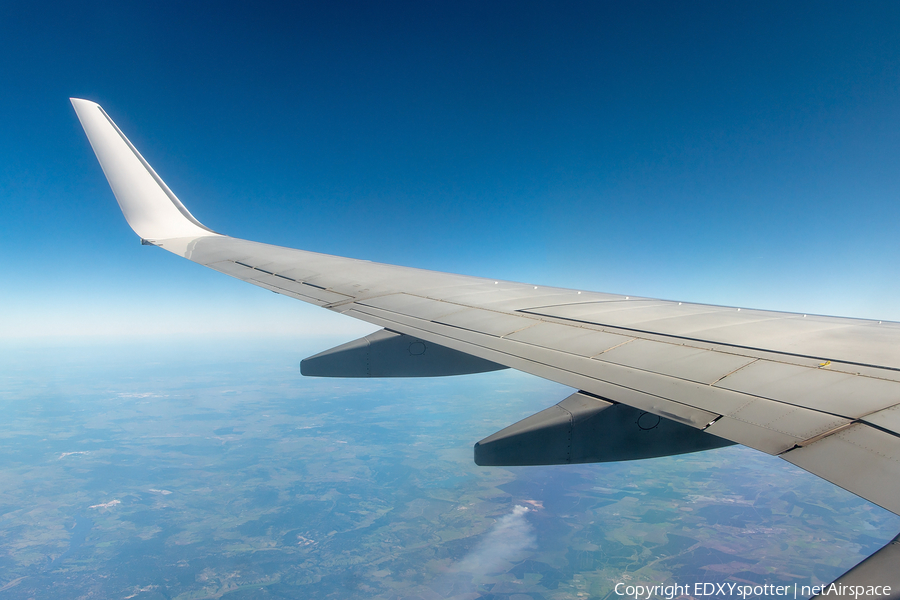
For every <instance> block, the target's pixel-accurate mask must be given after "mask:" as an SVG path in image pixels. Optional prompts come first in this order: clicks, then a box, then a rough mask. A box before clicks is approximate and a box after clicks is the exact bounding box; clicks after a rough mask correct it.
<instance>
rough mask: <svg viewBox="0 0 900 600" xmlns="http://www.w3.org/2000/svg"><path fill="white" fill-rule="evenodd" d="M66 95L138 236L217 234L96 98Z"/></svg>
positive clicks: (162, 237)
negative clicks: (114, 121)
mask: <svg viewBox="0 0 900 600" xmlns="http://www.w3.org/2000/svg"><path fill="white" fill-rule="evenodd" d="M70 100H71V101H72V106H73V107H74V108H75V113H76V114H77V115H78V120H79V121H81V126H82V127H84V132H85V133H86V134H87V137H88V141H90V143H91V147H92V148H93V149H94V154H96V155H97V160H98V161H100V167H101V168H102V169H103V173H104V174H105V175H106V179H107V181H109V186H110V187H111V188H112V191H113V194H114V195H115V196H116V200H117V201H118V202H119V208H121V209H122V213H123V214H124V215H125V219H126V220H127V221H128V224H129V225H130V226H131V228H132V229H133V230H134V232H135V233H137V234H138V235H139V236H141V239H142V240H149V241H154V240H165V239H171V238H196V237H201V236H208V235H218V234H216V232H214V231H213V230H211V229H209V228H208V227H206V226H204V225H203V224H202V223H200V221H198V220H197V219H195V218H194V216H193V215H192V214H191V213H190V212H188V209H187V208H185V207H184V204H182V203H181V201H180V200H179V199H178V198H177V197H176V196H175V194H173V193H172V190H170V189H169V186H167V185H166V184H165V182H163V180H162V179H160V177H159V175H157V174H156V171H154V170H153V168H152V167H151V166H150V165H149V164H148V163H147V161H146V160H144V157H143V156H141V154H140V152H138V151H137V149H136V148H135V147H134V145H132V143H131V142H130V141H128V138H126V137H125V134H123V133H122V131H121V130H120V129H119V128H118V127H117V126H116V124H115V123H113V120H112V119H110V118H109V115H107V114H106V111H104V110H103V109H102V108H101V107H100V105H99V104H96V103H95V102H91V101H90V100H81V99H79V98H70Z"/></svg>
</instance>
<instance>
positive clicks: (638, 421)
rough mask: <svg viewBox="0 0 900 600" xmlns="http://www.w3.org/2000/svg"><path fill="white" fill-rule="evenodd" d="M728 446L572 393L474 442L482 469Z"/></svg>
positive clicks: (610, 459)
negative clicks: (552, 404)
mask: <svg viewBox="0 0 900 600" xmlns="http://www.w3.org/2000/svg"><path fill="white" fill-rule="evenodd" d="M732 444H734V442H731V441H728V440H725V439H722V438H720V437H717V436H714V435H712V434H709V433H704V432H703V431H701V430H699V429H695V428H693V427H689V426H687V425H682V424H681V423H676V422H675V421H671V420H669V419H665V418H662V417H658V416H656V415H653V414H650V413H647V412H644V411H640V410H637V409H634V408H631V407H630V406H626V405H624V404H617V403H614V402H610V401H608V400H604V399H602V398H600V397H598V396H594V395H592V394H588V393H586V392H576V393H574V394H572V395H571V396H569V397H568V398H566V399H565V400H563V401H562V402H560V403H559V404H557V405H556V406H551V407H550V408H548V409H547V410H543V411H541V412H539V413H537V414H534V415H531V416H530V417H528V418H526V419H523V420H522V421H519V422H518V423H516V424H514V425H510V426H509V427H507V428H506V429H503V430H501V431H498V432H497V433H495V434H494V435H491V436H489V437H486V438H484V439H483V440H481V441H480V442H478V443H477V444H475V464H478V465H482V466H524V465H560V464H569V463H593V462H613V461H621V460H637V459H641V458H654V457H657V456H669V455H672V454H685V453H687V452H697V451H700V450H710V449H712V448H721V447H723V446H731V445H732Z"/></svg>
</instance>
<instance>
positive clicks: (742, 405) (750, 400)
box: [373, 315, 845, 441]
mask: <svg viewBox="0 0 900 600" xmlns="http://www.w3.org/2000/svg"><path fill="white" fill-rule="evenodd" d="M373 316H374V315H373ZM408 318H410V317H408ZM410 319H413V318H410ZM426 323H431V322H427V321H423V324H426ZM419 327H421V326H419ZM417 330H418V332H419V333H418V335H420V336H421V335H422V332H429V333H431V332H430V331H429V330H428V329H419V328H417ZM462 331H467V330H462ZM473 333H474V332H473ZM435 335H438V336H441V335H442V334H440V333H436V334H435ZM479 335H482V336H485V334H479ZM486 337H493V336H486ZM438 339H447V338H444V337H440V338H438ZM450 339H455V340H457V341H461V342H463V343H468V344H471V342H468V341H467V340H460V339H459V338H452V337H451V338H450ZM485 341H487V340H485ZM435 343H440V342H435ZM473 345H474V344H473ZM481 348H485V349H488V350H489V351H493V352H498V353H500V354H503V355H505V356H507V357H515V358H518V359H519V360H524V361H526V362H531V363H536V364H540V365H543V366H545V367H549V368H551V369H557V370H560V371H566V372H569V373H573V374H578V375H581V376H585V377H588V378H590V379H594V380H596V381H600V382H603V383H606V384H609V385H614V386H617V387H621V388H624V389H631V390H633V391H635V392H640V393H643V394H648V395H652V396H655V397H657V398H660V399H663V400H666V401H668V402H674V403H677V404H682V405H684V406H687V407H690V408H699V409H700V410H704V411H710V409H709V408H704V407H699V406H694V405H690V404H687V403H684V402H682V401H679V400H677V399H673V398H671V397H666V396H661V395H659V394H657V393H654V392H652V391H647V390H643V389H639V388H634V387H631V386H628V385H625V384H623V383H621V382H617V381H612V380H608V379H601V378H598V377H595V376H593V375H586V374H584V373H581V372H577V371H571V370H569V369H567V368H566V367H564V366H560V365H558V364H554V363H549V362H542V361H539V360H537V359H535V358H526V357H523V356H521V355H519V354H516V353H513V352H509V351H504V350H500V349H497V348H492V347H489V346H483V345H482V346H481ZM550 352H559V351H552V350H551V351H550ZM490 360H494V362H499V363H501V364H506V363H504V359H498V358H492V359H490ZM509 366H512V365H509ZM617 366H620V367H621V365H617ZM515 368H520V369H522V370H525V371H528V369H527V368H522V367H515ZM623 368H628V367H623ZM660 377H666V376H662V375H661V376H660ZM735 394H736V395H737V396H738V397H743V398H744V399H745V400H744V401H742V402H741V403H740V404H739V405H737V406H736V407H735V408H733V409H732V410H730V411H727V412H725V413H723V414H724V415H725V416H728V417H730V418H732V419H734V420H736V421H741V422H744V423H747V424H750V425H756V426H759V427H763V428H765V429H768V430H770V431H773V432H776V433H782V434H784V435H788V436H790V437H791V438H793V439H794V440H796V441H801V440H802V439H804V438H803V437H798V436H797V435H796V434H795V433H793V432H790V431H785V430H782V429H779V428H777V427H773V426H772V425H771V424H770V423H764V422H759V421H755V420H752V419H747V418H746V417H741V416H739V415H738V413H740V411H741V410H742V409H744V408H746V407H747V406H748V405H749V404H752V403H753V402H755V401H758V400H759V401H763V402H776V403H777V404H780V405H782V406H784V407H789V408H790V411H791V412H793V411H804V410H805V411H811V412H819V413H820V414H822V415H823V416H827V417H833V418H836V419H842V420H843V419H845V417H842V416H840V415H830V414H827V413H821V411H814V410H812V409H809V408H806V407H801V406H794V405H791V404H788V403H784V402H777V401H773V400H770V399H766V398H756V397H753V396H749V395H747V394H740V393H735ZM704 425H706V424H704ZM832 427H833V426H831V425H824V426H822V427H820V428H818V429H816V430H814V431H813V432H811V435H817V434H818V433H819V432H820V431H825V430H828V429H831V428H832ZM807 437H809V436H807Z"/></svg>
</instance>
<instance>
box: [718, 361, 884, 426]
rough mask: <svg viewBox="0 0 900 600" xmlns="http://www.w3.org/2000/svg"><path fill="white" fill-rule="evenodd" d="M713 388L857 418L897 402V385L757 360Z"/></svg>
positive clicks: (825, 370) (881, 380) (867, 378)
mask: <svg viewBox="0 0 900 600" xmlns="http://www.w3.org/2000/svg"><path fill="white" fill-rule="evenodd" d="M715 385H716V387H720V388H725V389H729V390H734V391H737V392H742V393H745V394H751V395H754V396H761V397H764V398H769V399H772V400H778V401H779V402H786V403H788V404H793V405H796V406H804V407H806V408H811V409H815V410H819V411H824V412H829V413H833V414H837V415H842V416H845V417H849V418H853V419H858V418H859V417H861V416H863V415H866V414H869V413H872V412H874V411H877V410H880V409H883V408H886V407H888V406H893V405H894V404H897V403H898V402H900V383H898V382H895V381H887V380H884V379H874V378H872V377H864V376H861V375H850V374H848V373H840V372H833V371H829V370H828V369H824V368H822V369H816V368H810V367H801V366H798V365H790V364H785V363H777V362H773V361H769V360H759V361H757V362H755V363H753V364H752V365H749V366H746V367H744V368H743V369H740V370H739V371H736V372H734V373H732V374H731V375H728V376H727V377H725V378H724V379H722V380H721V381H719V382H718V383H716V384H715Z"/></svg>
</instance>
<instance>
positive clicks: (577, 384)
mask: <svg viewBox="0 0 900 600" xmlns="http://www.w3.org/2000/svg"><path fill="white" fill-rule="evenodd" d="M349 312H355V313H356V314H354V315H352V316H354V317H355V318H358V319H360V320H363V321H367V322H369V323H372V324H374V325H378V326H381V327H385V328H391V329H394V330H396V331H401V332H402V333H405V334H406V335H411V336H417V337H420V338H422V339H424V340H427V341H431V342H433V343H435V344H440V345H443V346H447V347H448V348H453V349H454V350H459V351H460V352H466V353H468V354H472V355H474V356H478V357H479V358H484V359H486V360H490V361H493V362H496V363H498V364H502V365H505V366H507V367H510V368H513V369H517V370H520V371H524V372H526V373H531V374H533V375H537V376H538V377H544V378H546V379H550V380H551V381H556V382H557V383H562V384H563V385H568V386H570V387H574V388H585V389H589V388H590V387H591V383H594V384H602V385H605V386H609V387H612V388H616V389H620V390H627V391H631V392H634V393H637V394H640V395H641V396H645V397H648V398H654V399H656V400H659V401H661V402H664V403H666V404H672V405H677V406H673V407H672V408H673V410H674V409H677V407H683V408H684V409H688V410H689V411H690V412H692V413H696V414H700V413H702V414H703V415H704V418H705V420H704V418H699V419H696V420H695V421H691V420H686V419H685V418H684V417H681V416H680V415H678V414H677V413H672V412H668V411H660V410H654V409H652V408H646V407H640V406H639V407H638V408H641V409H642V410H647V412H652V413H653V414H658V415H659V416H663V417H666V418H669V419H672V420H675V421H678V422H680V423H684V424H686V425H690V426H691V427H695V428H697V429H702V428H703V427H704V426H705V425H706V424H707V423H709V421H711V420H713V418H715V417H716V416H718V415H717V414H716V413H713V412H710V411H708V410H705V409H702V408H698V407H694V406H690V405H687V404H683V403H680V402H677V401H674V400H669V399H667V398H664V397H662V396H657V395H654V394H651V393H649V392H645V391H641V390H638V389H634V388H629V387H627V386H623V385H620V384H617V383H613V382H608V381H604V380H601V379H597V378H594V377H591V376H589V375H585V374H583V373H579V372H576V371H570V370H567V369H565V368H561V367H557V366H554V365H549V364H545V363H541V362H538V361H534V360H531V359H527V358H523V357H521V356H516V355H514V354H508V353H505V352H503V351H499V350H495V349H493V348H489V347H486V346H480V345H478V344H475V343H472V342H469V341H466V340H460V339H457V338H452V337H447V336H442V335H440V334H435V333H433V332H431V331H429V330H427V329H419V328H417V327H415V326H414V325H410V324H408V323H404V322H403V321H397V320H392V319H390V318H387V317H384V316H378V315H373V314H370V313H364V312H358V311H355V310H351V311H349ZM401 316H402V315H401ZM407 318H409V319H412V317H407ZM460 331H465V330H460ZM560 375H562V376H563V377H560ZM592 393H594V394H597V395H598V396H601V397H606V396H605V395H604V394H603V393H601V392H592ZM607 394H612V392H607ZM612 395H614V394H612ZM610 397H611V396H610ZM623 403H625V402H623ZM632 406H633V404H632Z"/></svg>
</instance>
